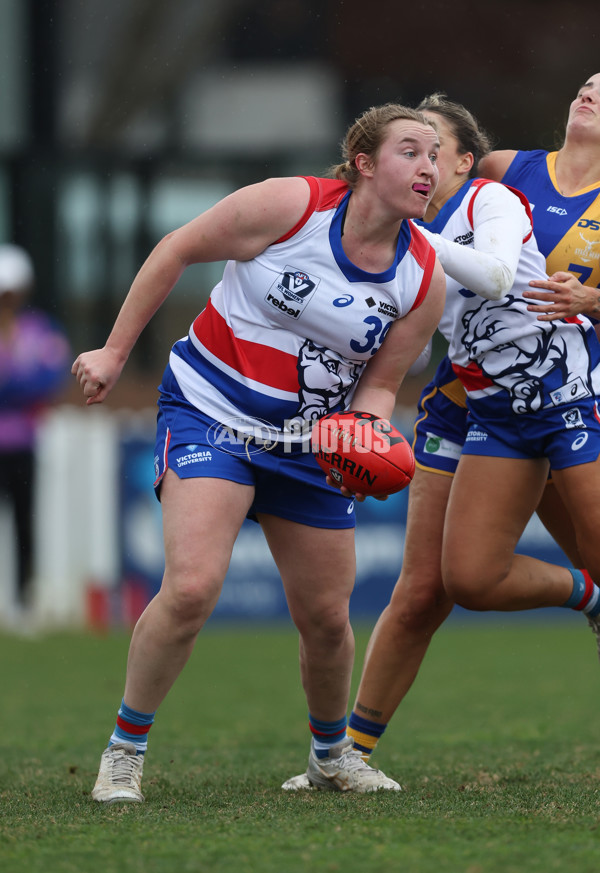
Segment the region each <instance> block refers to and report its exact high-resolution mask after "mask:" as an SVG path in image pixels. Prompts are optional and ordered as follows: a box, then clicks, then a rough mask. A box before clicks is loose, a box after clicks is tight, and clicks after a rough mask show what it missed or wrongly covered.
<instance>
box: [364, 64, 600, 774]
mask: <svg viewBox="0 0 600 873" xmlns="http://www.w3.org/2000/svg"><path fill="white" fill-rule="evenodd" d="M423 107H425V108H427V107H429V108H430V109H432V111H433V112H436V107H435V105H430V104H429V103H428V102H427V101H425V102H424V104H422V107H421V108H423ZM437 111H438V112H440V111H441V110H439V109H438V110H437ZM441 114H442V117H443V119H444V120H445V122H446V123H447V124H449V126H450V129H451V130H452V134H453V136H454V138H455V142H454V145H455V151H454V154H453V155H452V158H451V159H452V160H453V162H454V166H455V168H456V178H457V179H458V180H459V181H458V182H457V183H456V184H457V185H458V187H460V184H462V183H460V177H461V176H462V177H466V175H469V174H471V175H474V174H475V173H476V172H477V173H478V174H479V175H480V176H485V177H488V178H492V179H496V180H497V181H502V182H504V183H505V184H508V185H511V186H513V187H515V188H517V189H520V190H521V191H522V192H524V194H525V195H526V197H527V199H528V201H529V202H530V204H531V207H532V213H533V219H534V231H535V235H536V239H537V242H538V246H539V248H540V250H541V251H542V253H543V254H544V255H545V257H546V264H547V272H548V274H549V275H550V280H549V281H544V280H541V281H536V282H534V283H533V284H534V285H535V286H536V287H537V289H538V290H534V289H533V288H532V289H531V291H529V292H528V291H524V292H523V296H525V297H529V298H530V299H531V306H532V307H535V308H536V309H537V311H538V313H539V315H538V317H539V319H540V320H554V319H561V318H568V317H573V316H575V315H576V314H577V313H579V312H583V313H585V314H587V315H588V316H589V317H591V318H592V319H594V318H600V290H598V286H600V74H595V75H593V76H591V77H590V78H589V79H587V80H586V82H585V83H584V85H583V86H582V87H581V88H580V89H579V91H578V93H577V96H576V98H575V99H574V101H573V102H572V104H571V107H570V112H569V118H568V122H567V128H566V135H565V141H564V144H563V145H562V147H561V148H560V149H558V151H555V152H549V153H548V152H544V151H529V152H527V151H526V152H523V151H498V152H492V153H488V154H487V156H486V153H487V151H488V148H489V146H488V141H487V139H486V137H485V134H484V132H483V131H481V129H480V128H479V127H478V126H477V124H476V122H475V120H474V119H473V118H472V116H470V114H469V113H466V112H461V111H460V110H459V111H457V112H456V113H455V114H454V116H452V115H451V116H449V115H448V114H446V112H443V111H442V112H441ZM443 150H444V142H443V138H442V157H443ZM478 158H481V160H480V161H479V167H478V168H477V162H478ZM441 187H442V183H441V182H440V187H439V188H438V191H437V192H436V195H435V196H434V199H433V201H432V204H431V208H430V209H429V210H428V212H427V213H426V216H425V220H426V221H427V222H430V221H432V220H434V219H435V218H436V216H437V215H438V209H437V208H436V202H441V203H443V202H444V192H443V191H442V190H440V189H441ZM466 429H467V426H466V407H465V392H464V388H463V386H462V384H461V383H460V382H459V380H458V379H457V378H456V377H455V374H454V371H453V370H452V368H451V365H450V362H449V361H448V359H447V358H445V359H444V360H443V361H442V363H441V364H440V366H439V368H438V370H437V372H436V374H435V377H434V379H433V380H432V381H431V383H430V384H429V385H428V386H427V387H426V389H425V390H424V391H423V394H422V396H421V400H420V404H419V416H418V419H417V422H416V427H415V435H416V437H415V440H416V441H415V451H416V457H417V467H418V469H417V472H416V474H415V479H414V480H413V483H412V485H411V489H410V495H409V501H410V503H409V512H408V527H407V534H406V544H405V552H404V560H403V566H402V572H401V575H400V578H399V580H398V582H397V584H396V587H395V589H394V592H393V594H392V599H391V602H390V604H389V606H388V607H387V608H386V610H385V611H384V612H383V614H382V616H381V617H380V619H379V621H378V623H377V626H376V628H375V630H374V632H373V635H372V638H371V641H370V644H369V647H368V653H367V658H366V661H365V665H364V669H363V675H362V679H361V683H360V687H359V690H358V692H357V696H356V702H355V706H354V710H353V712H352V714H351V717H350V725H349V730H348V732H349V734H350V735H351V736H353V737H354V739H355V743H356V745H357V748H360V749H361V750H362V751H363V753H364V755H365V757H367V756H368V755H369V754H370V753H371V752H372V750H373V749H374V748H375V746H376V744H377V742H378V739H379V738H380V737H381V735H382V734H383V732H384V730H385V728H386V725H387V723H388V722H389V720H390V719H391V717H392V715H393V714H394V712H395V711H396V709H397V707H398V705H399V704H400V702H401V701H402V699H403V698H404V696H405V694H406V693H407V691H408V690H409V688H410V686H411V685H412V682H413V681H414V679H415V677H416V675H417V672H418V670H419V667H420V665H421V663H422V660H423V657H424V656H425V653H426V651H427V648H428V646H429V643H430V641H431V638H432V636H433V634H434V633H435V631H436V630H437V628H438V627H439V626H440V625H441V624H442V622H443V621H444V620H445V618H446V617H447V616H448V615H449V613H450V611H451V609H452V606H453V603H452V601H451V599H450V598H449V597H448V595H447V594H446V592H445V591H444V588H443V585H442V581H441V572H440V549H441V546H440V540H441V535H442V531H443V526H444V517H445V510H446V504H447V501H448V497H449V494H450V486H451V483H452V478H453V475H454V471H455V469H456V465H457V463H458V459H459V457H460V453H461V450H462V445H463V442H464V438H465V434H466ZM538 513H539V514H540V516H541V517H542V519H543V521H544V523H545V524H546V526H547V527H548V528H549V529H550V530H551V531H552V532H553V535H554V536H555V539H558V541H559V542H560V544H561V545H562V547H563V549H565V551H566V552H567V554H568V555H569V558H570V560H571V561H572V562H573V564H574V566H575V567H582V566H583V563H582V562H581V559H580V556H579V554H578V550H577V547H576V544H575V543H574V538H573V537H572V536H571V535H570V534H569V531H570V530H571V528H570V525H569V523H568V521H567V522H566V523H565V516H564V510H563V508H562V504H561V502H560V500H558V499H557V495H556V494H555V488H554V487H553V486H552V485H549V486H547V487H546V489H545V494H544V497H543V499H542V503H541V505H540V507H539V508H538ZM561 527H563V528H564V529H563V530H562V531H561ZM596 589H597V586H595V585H593V583H592V582H591V580H590V579H589V578H586V576H584V575H582V576H580V577H578V578H575V577H574V584H573V592H572V595H571V596H570V597H569V598H568V600H566V602H565V604H564V605H565V606H567V607H572V608H574V609H579V610H582V611H584V612H585V613H586V614H587V616H588V621H589V623H590V626H591V627H592V630H593V631H594V632H595V633H596V635H597V636H598V634H599V632H600V624H599V621H598V617H597V615H596V616H594V615H592V614H591V613H593V612H594V611H595V610H596V606H597V604H596V606H595V605H594V601H595V600H596V598H597V593H596Z"/></svg>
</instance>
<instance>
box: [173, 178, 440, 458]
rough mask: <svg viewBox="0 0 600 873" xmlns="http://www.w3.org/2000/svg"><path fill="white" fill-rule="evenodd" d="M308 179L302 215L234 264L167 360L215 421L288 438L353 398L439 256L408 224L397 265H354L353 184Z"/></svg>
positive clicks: (189, 395)
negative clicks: (348, 226) (345, 243)
mask: <svg viewBox="0 0 600 873" xmlns="http://www.w3.org/2000/svg"><path fill="white" fill-rule="evenodd" d="M304 178H306V180H307V183H308V185H309V186H310V202H309V205H308V207H307V209H306V211H305V214H304V215H303V217H302V219H301V220H300V221H299V222H298V224H297V225H296V226H295V227H294V228H292V230H291V231H290V232H289V233H288V234H286V235H285V236H284V237H282V238H281V239H280V240H278V241H277V242H275V243H274V244H272V245H270V246H268V247H267V248H266V249H265V250H264V251H263V252H262V253H261V254H259V255H258V256H257V257H255V258H253V259H252V260H249V261H228V262H227V264H226V266H225V270H224V273H223V278H222V281H221V282H220V283H219V284H218V285H217V286H216V287H215V288H214V289H213V291H212V293H211V295H210V299H209V302H208V305H207V306H206V308H205V309H204V310H203V311H202V312H201V313H200V315H199V316H198V317H197V318H196V319H195V321H194V322H193V324H192V326H191V328H190V331H189V335H188V336H187V337H185V338H183V339H181V340H180V341H179V342H177V343H176V344H175V345H174V346H173V348H172V351H171V356H170V360H169V363H170V367H171V370H172V372H173V374H174V376H175V378H176V380H177V383H178V385H179V387H180V389H181V392H182V393H183V395H184V396H185V398H186V399H187V400H188V401H189V402H190V403H191V404H192V405H194V406H196V407H197V408H198V409H200V410H202V411H203V412H204V413H206V414H207V415H209V416H210V417H211V418H213V419H216V420H217V421H220V422H223V423H226V422H228V421H232V420H235V423H236V427H237V429H238V430H240V431H242V432H246V433H252V431H253V430H254V429H255V428H256V427H259V428H260V427H261V426H263V425H264V423H265V422H268V423H269V425H270V430H271V432H272V429H275V430H276V431H277V432H278V433H279V435H280V436H283V435H285V439H286V440H289V439H290V433H291V434H292V437H291V441H292V442H294V441H300V440H301V438H302V434H301V430H302V427H301V426H302V424H306V423H307V422H311V421H313V420H315V419H316V418H319V417H321V416H323V415H325V414H327V413H329V412H332V411H335V410H339V409H343V408H346V407H347V406H348V405H349V403H350V400H351V398H352V395H353V392H354V389H355V388H356V383H357V381H358V378H359V376H360V375H361V373H362V371H363V369H364V367H365V365H366V364H367V362H368V361H369V360H370V358H371V357H372V355H373V354H375V352H376V351H377V349H378V348H379V347H380V345H381V343H382V341H383V340H384V338H385V334H386V332H387V330H388V328H389V326H390V325H391V324H392V323H393V321H394V320H395V319H398V318H402V317H403V316H405V315H406V314H407V313H408V312H409V311H410V310H411V309H414V308H415V307H417V306H419V305H420V304H421V303H422V301H423V300H424V299H425V296H426V294H427V290H428V288H429V284H430V280H431V275H432V271H433V267H434V263H435V253H434V251H433V249H432V247H431V246H430V245H429V243H428V242H427V241H426V240H425V238H424V237H423V235H422V234H421V233H420V232H419V230H418V229H417V228H416V227H415V226H414V224H412V222H410V221H408V220H405V221H403V222H402V224H401V227H400V235H399V239H398V245H397V250H396V257H395V260H394V263H393V264H392V265H391V267H390V268H389V269H387V270H385V271H384V272H382V273H378V274H372V273H367V272H365V271H364V270H361V269H359V268H357V267H356V266H355V265H354V264H352V263H351V262H350V261H349V260H348V258H347V257H346V255H345V253H344V250H343V247H342V233H343V219H344V215H345V210H346V206H347V203H348V199H349V198H350V197H351V196H352V194H351V192H350V190H349V188H348V186H347V184H346V183H344V182H341V181H337V180H333V179H320V178H316V177H304ZM290 423H291V424H290ZM305 435H306V429H304V436H305Z"/></svg>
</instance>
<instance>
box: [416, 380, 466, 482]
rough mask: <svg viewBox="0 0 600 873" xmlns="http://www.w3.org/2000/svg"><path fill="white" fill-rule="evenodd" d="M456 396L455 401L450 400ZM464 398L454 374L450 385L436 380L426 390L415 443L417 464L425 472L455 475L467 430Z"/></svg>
mask: <svg viewBox="0 0 600 873" xmlns="http://www.w3.org/2000/svg"><path fill="white" fill-rule="evenodd" d="M438 373H439V371H438ZM437 375H438V374H436V377H437ZM449 395H450V396H449ZM454 396H456V399H455V400H453V399H451V398H452V397H454ZM464 397H465V392H464V389H463V388H462V386H461V385H460V383H459V382H458V380H457V379H456V377H455V376H454V374H453V373H452V371H450V373H449V381H448V382H447V383H444V382H443V380H442V381H441V382H440V380H439V379H438V378H436V379H434V380H433V381H432V382H430V383H429V384H428V385H426V386H425V388H424V389H423V391H422V393H421V397H420V398H419V404H418V407H417V418H416V420H415V427H414V439H413V444H412V447H413V452H414V455H415V461H416V464H417V466H418V467H420V468H421V469H422V470H426V471H428V472H430V473H440V474H441V475H445V476H453V475H454V473H455V472H456V465H457V464H458V460H459V458H460V454H461V451H462V447H463V444H464V441H465V438H466V435H467V430H468V425H467V408H466V404H465V401H464V400H463V398H464ZM457 401H458V402H457Z"/></svg>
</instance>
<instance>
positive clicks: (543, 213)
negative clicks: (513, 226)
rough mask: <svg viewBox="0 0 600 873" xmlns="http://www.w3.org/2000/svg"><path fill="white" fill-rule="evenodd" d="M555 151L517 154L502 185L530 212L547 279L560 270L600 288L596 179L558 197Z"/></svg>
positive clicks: (599, 206) (598, 189) (599, 201)
mask: <svg viewBox="0 0 600 873" xmlns="http://www.w3.org/2000/svg"><path fill="white" fill-rule="evenodd" d="M557 155H558V152H546V151H543V150H542V149H537V150H535V151H525V152H517V154H516V155H515V158H514V160H513V161H512V163H511V165H510V167H509V168H508V170H507V172H506V173H505V175H504V178H503V179H502V181H503V182H504V184H505V185H511V186H512V187H513V188H518V189H519V190H520V191H522V192H523V193H524V194H525V196H526V197H527V199H528V200H529V202H530V204H531V208H532V213H533V228H534V233H535V237H536V239H537V244H538V247H539V249H540V251H541V252H542V254H543V255H544V257H545V258H546V269H547V272H548V275H552V273H555V272H557V271H558V270H564V271H566V272H569V273H573V274H574V275H575V276H577V278H578V279H579V280H580V282H583V283H584V284H585V285H592V286H593V287H595V288H598V287H600V181H599V182H597V183H595V184H593V185H588V186H587V188H582V189H581V190H580V191H576V192H575V193H574V194H571V195H568V196H567V195H565V194H561V192H560V190H559V187H558V183H557V180H556V158H557Z"/></svg>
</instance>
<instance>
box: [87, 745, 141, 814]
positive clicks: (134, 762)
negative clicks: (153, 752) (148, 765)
mask: <svg viewBox="0 0 600 873" xmlns="http://www.w3.org/2000/svg"><path fill="white" fill-rule="evenodd" d="M143 769H144V756H143V755H137V754H136V749H135V746H134V745H132V743H115V744H114V746H109V747H108V749H105V750H104V752H103V753H102V757H101V759H100V771H99V773H98V778H97V779H96V784H95V785H94V788H93V790H92V799H93V800H97V801H98V802H99V803H115V802H118V801H124V802H128V803H142V801H143V800H144V795H143V794H142V771H143Z"/></svg>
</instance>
